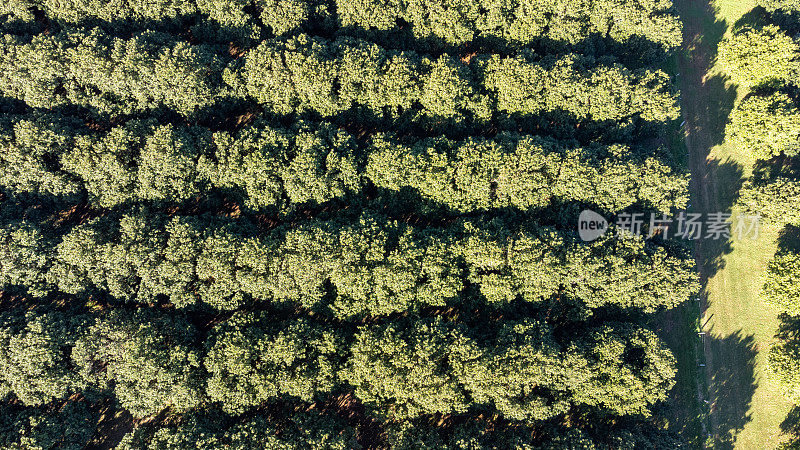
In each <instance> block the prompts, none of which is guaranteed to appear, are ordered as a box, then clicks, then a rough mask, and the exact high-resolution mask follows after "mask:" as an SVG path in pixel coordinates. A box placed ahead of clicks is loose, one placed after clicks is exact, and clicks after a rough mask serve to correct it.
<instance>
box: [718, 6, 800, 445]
mask: <svg viewBox="0 0 800 450" xmlns="http://www.w3.org/2000/svg"><path fill="white" fill-rule="evenodd" d="M762 3H763V5H764V6H766V9H767V11H768V12H767V13H765V12H764V10H759V9H756V10H753V11H751V13H750V14H751V15H752V16H753V17H754V18H755V20H753V24H752V25H746V26H744V27H742V28H741V29H739V30H737V31H736V32H735V33H734V34H733V35H732V36H731V37H729V38H727V39H725V40H724V41H723V42H721V43H720V53H719V60H720V63H722V65H723V66H724V67H725V68H726V69H727V70H728V72H729V73H730V74H731V79H732V81H734V82H736V83H738V84H739V85H740V86H741V87H743V88H746V89H749V90H750V92H749V94H748V95H747V96H746V97H745V98H744V99H743V100H742V101H740V102H739V103H738V104H737V105H736V107H735V109H734V111H733V112H732V114H731V121H730V123H729V124H728V127H727V129H726V135H727V136H726V137H727V138H728V139H729V140H730V141H731V142H732V143H734V144H736V145H739V146H740V147H742V150H744V152H746V153H749V154H750V155H751V156H752V157H753V158H754V159H756V160H757V161H756V164H755V166H754V169H753V175H752V176H751V177H750V179H748V180H747V181H746V182H745V183H744V185H743V186H742V188H741V190H740V196H739V199H738V204H739V206H740V207H742V208H743V209H744V210H746V211H748V212H749V213H751V214H757V215H759V216H760V217H761V221H762V226H775V225H777V226H779V227H783V230H782V231H781V234H780V237H779V239H778V250H777V252H776V254H775V256H774V258H773V259H772V261H770V262H769V264H768V265H767V275H766V280H765V283H764V286H763V289H762V292H761V296H762V299H763V300H764V303H765V306H767V305H770V306H772V307H773V308H776V309H777V310H778V311H779V313H780V316H779V318H780V320H781V322H782V323H781V325H780V327H779V329H778V331H777V334H776V336H775V338H776V339H775V341H774V343H773V344H772V347H771V348H770V349H769V353H768V355H767V372H766V374H767V376H770V377H771V378H773V382H775V383H776V384H777V385H778V386H779V387H780V389H781V392H782V393H784V394H785V395H786V397H787V398H788V399H789V400H790V401H792V402H794V403H795V404H797V402H798V401H800V364H799V362H800V335H798V332H797V331H798V318H797V316H798V314H800V297H798V294H800V292H798V288H797V286H798V283H800V273H799V272H798V269H797V267H798V265H797V263H798V260H800V254H799V253H798V247H797V243H798V238H799V237H800V235H798V233H797V228H796V225H798V224H800V214H798V211H800V171H798V167H800V166H798V163H800V158H798V153H800V108H798V106H800V102H798V87H800V77H799V76H800V42H798V40H797V34H796V33H797V31H800V30H799V29H798V24H799V23H798V22H797V18H798V16H797V6H798V3H797V2H796V1H794V0H767V1H765V2H762ZM792 10H794V11H792ZM787 225H788V226H787ZM781 429H782V430H784V432H786V433H787V434H794V436H793V437H792V439H791V440H789V441H787V442H785V443H784V444H782V445H781V446H780V448H782V449H794V448H798V445H800V440H798V436H797V430H798V428H797V417H796V414H794V413H790V414H789V416H788V417H787V418H786V420H785V421H784V422H783V423H782V424H781Z"/></svg>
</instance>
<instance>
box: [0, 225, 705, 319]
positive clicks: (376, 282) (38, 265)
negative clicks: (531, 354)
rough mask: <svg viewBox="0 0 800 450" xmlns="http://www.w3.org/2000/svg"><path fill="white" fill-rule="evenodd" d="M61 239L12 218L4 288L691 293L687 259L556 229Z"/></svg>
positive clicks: (2, 249)
mask: <svg viewBox="0 0 800 450" xmlns="http://www.w3.org/2000/svg"><path fill="white" fill-rule="evenodd" d="M59 231H60V232H61V233H62V235H61V236H55V235H54V234H53V231H50V230H49V228H48V227H47V226H43V227H41V228H40V227H39V225H37V224H36V223H34V222H32V221H30V220H22V221H20V220H11V221H9V222H7V223H6V224H5V226H4V227H3V228H2V229H0V256H2V260H0V285H2V286H5V288H6V289H8V288H12V287H14V286H19V287H25V289H27V291H28V293H30V294H31V295H42V294H45V293H47V292H50V291H52V290H53V289H59V290H61V291H63V292H67V293H70V294H79V293H92V292H96V291H101V292H107V293H109V294H110V295H111V296H112V297H115V298H118V299H123V300H133V301H139V302H145V303H150V302H154V301H155V300H156V299H157V297H158V296H161V295H163V296H166V297H167V298H168V299H169V300H170V302H172V303H173V304H174V305H176V306H178V307H185V306H191V305H194V304H197V303H203V304H206V305H208V306H211V307H214V308H219V309H235V308H238V307H240V306H241V305H242V304H243V303H245V302H246V301H247V300H248V299H250V298H252V299H255V300H259V301H273V302H277V303H284V302H289V303H292V304H300V305H303V306H305V307H308V308H313V309H320V308H322V309H324V310H329V311H331V312H332V313H333V314H334V315H335V316H337V317H341V318H349V317H353V316H361V315H382V314H390V313H393V312H403V311H414V310H418V309H419V308H421V307H423V306H425V305H429V306H444V305H445V304H447V302H448V301H450V300H454V299H457V298H459V297H460V296H462V295H463V294H465V293H466V289H467V287H468V284H474V285H475V286H477V287H478V290H479V292H480V294H481V295H482V296H483V297H485V300H486V301H488V302H490V303H497V304H505V303H507V302H510V301H512V300H514V299H516V298H522V299H523V300H525V301H527V302H532V303H535V304H540V303H544V304H548V303H551V302H556V303H558V302H568V303H574V304H577V305H578V306H579V307H581V308H597V307H602V306H616V307H620V308H636V309H641V310H645V311H652V310H654V309H656V308H659V307H662V306H672V305H675V304H677V303H679V302H681V301H683V300H685V299H686V298H687V297H688V296H689V294H690V293H691V292H692V291H693V290H694V289H696V288H697V283H696V277H695V275H694V274H693V273H692V266H691V263H690V262H689V261H686V260H685V259H683V257H682V256H681V255H670V254H669V253H668V252H667V251H666V250H665V249H664V248H662V247H658V246H656V245H653V244H649V243H647V244H645V243H644V242H642V241H641V240H637V239H626V238H624V237H621V236H620V237H618V238H614V237H610V238H607V239H604V240H599V241H596V242H594V243H591V244H586V243H582V242H580V241H577V240H575V238H574V237H571V236H570V234H569V233H562V232H559V231H557V230H555V229H551V228H541V227H536V226H530V227H520V226H515V225H513V224H511V223H503V222H502V221H494V222H490V223H481V222H480V221H470V220H459V221H456V222H455V223H454V224H452V225H450V226H447V227H445V228H433V227H431V228H424V227H414V226H411V225H406V224H403V223H397V222H394V221H391V220H389V219H387V218H386V217H384V216H381V215H376V214H370V213H366V214H364V215H363V216H362V217H361V218H360V219H357V220H347V219H343V220H329V221H311V222H308V223H306V224H302V225H301V224H297V225H296V226H294V227H292V228H287V227H279V228H277V229H275V230H273V231H271V232H269V233H266V234H260V235H259V233H258V232H257V230H254V229H252V228H250V227H248V226H247V225H246V224H245V223H243V221H232V222H227V223H226V222H224V221H220V220H218V219H209V218H192V217H174V218H172V219H168V218H167V217H164V216H162V215H159V214H152V213H151V214H148V211H147V210H139V211H138V212H137V213H133V214H127V215H123V216H121V217H120V218H118V219H115V218H113V217H106V218H100V219H95V220H92V221H89V222H87V223H85V224H82V225H79V226H76V227H74V228H72V229H69V230H67V231H66V232H64V230H59Z"/></svg>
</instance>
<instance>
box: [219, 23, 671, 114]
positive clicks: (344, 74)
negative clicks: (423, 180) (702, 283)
mask: <svg viewBox="0 0 800 450" xmlns="http://www.w3.org/2000/svg"><path fill="white" fill-rule="evenodd" d="M243 59H244V61H243V63H242V64H241V67H236V66H233V67H232V68H231V69H229V70H228V71H226V73H225V75H224V77H225V80H226V81H227V82H228V84H230V85H231V86H232V87H233V88H234V89H235V90H236V91H237V92H239V93H242V94H245V95H248V96H250V97H252V98H253V99H255V100H256V101H258V102H259V103H261V104H263V105H265V106H267V107H269V108H270V109H271V110H273V111H275V112H277V113H280V114H289V113H299V112H305V111H314V112H316V113H318V114H319V115H321V116H323V117H330V116H335V115H338V114H341V113H343V112H346V111H350V110H352V109H353V108H355V107H363V108H365V109H366V111H367V112H369V113H370V114H374V115H381V114H389V115H397V114H400V113H403V112H406V111H408V110H413V111H416V108H417V106H416V105H419V112H418V114H420V115H421V116H423V117H426V118H427V119H429V120H433V119H438V120H446V119H453V118H456V119H459V118H460V116H462V115H464V116H466V117H469V118H471V119H473V120H474V121H477V122H484V121H487V120H489V119H491V118H492V116H493V111H497V112H498V113H506V114H515V115H522V116H523V117H525V116H535V115H537V114H542V113H555V112H559V113H561V114H563V115H566V116H568V117H571V118H574V119H577V120H594V121H601V122H602V121H625V120H628V119H630V118H632V117H639V118H641V119H642V120H646V121H667V120H672V119H676V118H677V117H678V108H677V104H676V96H675V93H674V92H673V86H672V84H671V82H670V79H669V77H668V76H667V75H666V74H665V73H663V72H661V71H660V70H651V69H638V70H634V71H631V70H629V69H626V68H625V67H623V66H621V65H618V64H603V63H598V62H597V61H596V60H594V59H593V58H588V57H582V56H578V55H566V56H560V57H552V56H548V57H544V58H537V57H535V56H534V55H527V56H522V55H521V56H516V57H501V56H497V55H494V56H478V57H476V58H473V60H471V61H470V64H465V63H464V62H463V61H460V60H459V59H457V58H455V57H452V56H448V55H443V56H441V57H439V58H438V59H435V60H433V59H429V58H427V57H424V56H420V55H418V54H416V53H413V52H399V51H393V50H386V49H383V48H381V47H379V46H378V45H375V44H371V43H368V42H366V41H363V40H357V39H353V38H339V39H336V40H326V39H322V38H314V37H308V36H306V35H300V36H297V37H293V38H289V39H274V40H267V41H264V42H262V43H261V45H259V46H258V47H256V48H254V49H252V50H250V51H249V52H248V53H247V54H246V55H245V56H244V58H243Z"/></svg>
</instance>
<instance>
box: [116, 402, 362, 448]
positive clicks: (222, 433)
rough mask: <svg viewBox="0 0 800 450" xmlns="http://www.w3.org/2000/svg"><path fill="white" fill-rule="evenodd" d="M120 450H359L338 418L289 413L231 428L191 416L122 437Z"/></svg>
mask: <svg viewBox="0 0 800 450" xmlns="http://www.w3.org/2000/svg"><path fill="white" fill-rule="evenodd" d="M117 448H118V449H120V450H133V449H140V448H157V449H164V450H183V449H186V448H196V449H202V450H213V449H218V448H227V449H235V450H250V449H264V450H267V449H269V450H293V449H303V450H323V449H324V450H349V449H360V448H361V446H360V445H359V444H358V442H356V439H355V431H354V430H353V429H352V428H350V427H349V426H347V425H346V424H345V423H344V422H343V421H342V420H341V419H339V418H338V417H334V416H331V415H323V414H320V413H317V412H313V411H309V412H296V411H294V412H290V413H289V414H287V415H286V416H285V417H281V418H272V420H267V419H266V418H265V417H256V418H253V419H249V420H243V421H240V422H239V423H236V424H234V425H231V426H226V425H225V424H223V423H221V420H220V418H219V417H215V418H210V417H197V416H196V415H192V416H190V417H188V418H187V419H186V420H185V421H184V422H182V423H180V424H179V425H177V426H173V427H164V428H160V429H153V427H152V426H144V427H139V428H137V429H135V430H133V431H132V432H130V433H128V434H127V435H125V437H124V438H123V439H122V442H121V443H120V444H119V445H118V446H117Z"/></svg>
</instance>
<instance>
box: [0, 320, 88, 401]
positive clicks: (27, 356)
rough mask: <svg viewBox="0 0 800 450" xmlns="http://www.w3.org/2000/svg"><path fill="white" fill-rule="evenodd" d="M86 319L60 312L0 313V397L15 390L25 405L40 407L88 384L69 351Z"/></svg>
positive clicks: (67, 395) (14, 392) (17, 396)
mask: <svg viewBox="0 0 800 450" xmlns="http://www.w3.org/2000/svg"><path fill="white" fill-rule="evenodd" d="M85 322H86V318H85V317H82V316H80V315H71V316H68V315H65V314H63V313H58V312H39V311H28V312H26V313H25V314H20V313H13V312H9V313H3V314H2V315H0V397H3V396H4V395H3V394H4V393H13V394H14V396H15V397H16V398H18V399H19V400H20V401H21V402H22V403H23V404H24V405H26V406H40V405H43V404H45V403H49V402H51V401H53V400H59V399H64V398H66V397H69V396H70V395H71V394H73V393H76V392H80V391H81V390H82V389H83V388H84V387H85V386H84V383H83V382H82V380H81V378H80V376H79V375H78V372H77V370H75V368H74V367H73V365H72V362H71V360H70V357H69V355H70V353H71V352H72V348H73V346H74V345H75V341H76V339H77V338H78V336H79V335H80V333H81V332H82V331H83V328H84V325H85Z"/></svg>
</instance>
